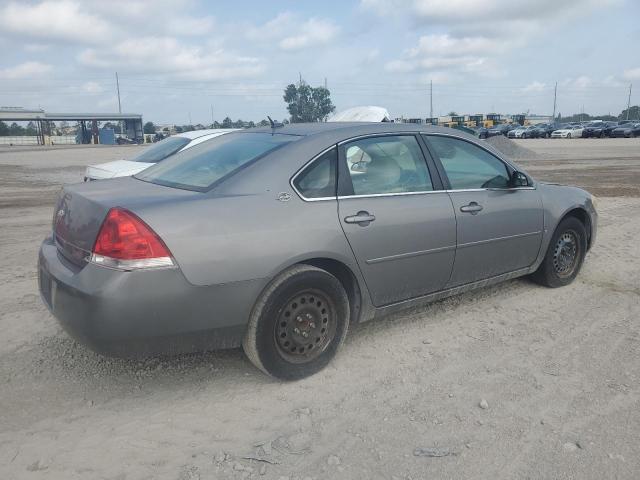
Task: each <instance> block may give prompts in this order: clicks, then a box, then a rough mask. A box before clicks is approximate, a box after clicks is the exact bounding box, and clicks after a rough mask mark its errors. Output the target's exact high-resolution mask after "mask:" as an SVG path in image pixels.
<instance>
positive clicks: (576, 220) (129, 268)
mask: <svg viewBox="0 0 640 480" xmlns="http://www.w3.org/2000/svg"><path fill="white" fill-rule="evenodd" d="M425 205H428V208H425ZM597 218H598V217H597V213H596V209H595V198H594V197H593V196H591V195H590V194H589V193H588V192H586V191H584V190H581V189H579V188H576V187H568V186H561V185H558V184H546V183H543V182H538V181H536V180H535V179H533V178H532V177H531V176H530V175H528V174H527V173H525V172H524V171H522V170H521V169H520V168H518V167H517V166H516V165H514V164H513V163H511V162H510V161H509V160H507V159H506V158H504V157H503V156H502V155H501V153H500V152H498V151H497V150H495V149H494V148H492V147H491V145H490V144H488V143H486V142H484V141H480V140H478V139H477V138H475V137H474V136H472V135H468V134H465V133H463V132H459V131H457V130H454V129H451V128H438V127H430V126H426V125H410V124H394V123H360V124H352V123H347V124H339V123H314V124H291V125H286V126H283V127H280V128H273V129H272V128H257V129H248V130H242V131H238V132H234V133H229V134H227V135H223V136H220V137H218V138H215V139H213V140H210V141H207V142H204V143H201V144H200V145H196V146H195V147H193V148H189V149H188V150H185V151H182V152H179V153H177V154H175V155H173V156H171V157H170V158H168V159H166V160H165V161H163V162H161V163H159V164H157V165H154V166H153V167H150V168H148V169H147V170H145V171H143V172H140V173H139V174H137V175H135V176H133V177H124V178H117V179H114V180H111V181H109V182H87V183H80V184H75V185H68V186H65V187H64V188H63V189H62V191H61V193H60V195H59V198H58V200H57V203H56V206H55V209H54V220H53V225H52V232H51V235H49V236H48V237H47V238H46V239H45V240H44V242H43V243H42V245H41V248H40V254H39V262H38V265H39V266H38V272H39V273H38V277H39V288H40V292H41V295H42V299H43V301H44V303H45V304H46V306H47V307H48V308H49V309H50V310H51V312H53V315H54V316H55V317H57V319H58V320H59V321H60V323H61V324H62V326H63V327H64V328H65V329H66V330H67V332H69V333H70V334H71V335H72V336H74V337H75V338H76V339H78V340H79V341H80V342H82V343H84V344H86V345H88V346H90V347H91V348H93V349H95V350H97V351H99V352H102V353H106V354H111V355H146V354H149V353H158V352H162V353H177V352H185V351H196V350H204V349H215V348H226V347H237V346H239V345H240V344H242V346H243V347H244V351H245V352H246V353H247V356H248V357H249V359H250V360H251V361H252V362H253V363H254V364H255V365H256V366H257V367H258V368H260V369H262V370H263V371H264V372H266V373H268V374H270V375H273V376H275V377H279V378H283V379H297V378H302V377H305V376H307V375H310V374H313V373H314V372H317V371H318V370H320V369H321V368H323V367H324V366H325V365H327V363H328V362H329V361H330V360H331V358H332V357H333V356H334V355H335V353H336V351H337V350H338V348H339V347H340V345H341V344H342V343H343V340H344V338H345V335H346V333H347V330H348V328H349V325H350V324H355V323H359V322H364V321H367V320H371V319H373V318H377V317H380V316H382V315H386V314H389V313H392V312H397V311H399V310H402V309H405V308H408V307H414V306H417V305H422V304H424V303H426V302H430V301H433V300H436V299H441V298H444V297H447V296H450V295H454V294H457V293H461V292H464V291H469V290H472V289H476V288H480V287H483V286H487V285H491V284H495V283H497V282H500V281H503V280H507V279H511V278H515V277H520V276H523V275H532V278H533V279H534V280H535V281H536V282H539V283H540V284H542V285H546V286H548V287H560V286H564V285H568V284H569V283H571V282H572V281H573V280H574V279H575V277H576V275H578V272H579V271H580V268H581V266H582V263H583V260H584V258H585V254H586V252H587V251H588V249H589V248H590V247H591V246H592V245H593V243H594V241H595V238H596V230H597ZM454 259H455V261H454Z"/></svg>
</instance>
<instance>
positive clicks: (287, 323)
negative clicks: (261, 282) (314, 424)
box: [242, 265, 350, 380]
mask: <svg viewBox="0 0 640 480" xmlns="http://www.w3.org/2000/svg"><path fill="white" fill-rule="evenodd" d="M349 315H350V313H349V299H348V297H347V293H346V292H345V290H344V287H343V286H342V284H341V283H340V281H339V280H338V279H337V278H336V277H334V276H333V275H331V274H330V273H329V272H327V271H325V270H322V269H320V268H316V267H313V266H311V265H295V266H294V267H291V268H290V269H288V270H286V271H285V272H283V273H281V274H280V275H278V276H277V277H276V278H274V279H273V280H272V281H271V283H270V284H269V285H268V286H267V288H266V289H265V291H264V292H263V293H262V295H261V296H260V298H259V299H258V301H257V302H256V304H255V305H254V308H253V311H252V313H251V317H250V319H249V325H248V328H247V332H246V334H245V338H244V340H243V343H242V346H243V348H244V351H245V353H246V355H247V357H248V358H249V360H250V361H251V362H252V363H253V364H254V365H255V366H256V367H258V368H259V369H260V370H262V371H263V372H265V373H266V374H268V375H271V376H273V377H276V378H279V379H282V380H297V379H301V378H304V377H307V376H309V375H313V374H314V373H316V372H318V371H320V370H321V369H322V368H324V367H325V366H326V365H327V364H328V363H329V362H330V361H331V359H332V358H333V357H334V356H335V354H336V352H337V351H338V349H339V348H340V346H341V345H342V343H343V342H344V339H345V336H346V334H347V330H348V328H349Z"/></svg>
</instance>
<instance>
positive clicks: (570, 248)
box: [553, 230, 580, 277]
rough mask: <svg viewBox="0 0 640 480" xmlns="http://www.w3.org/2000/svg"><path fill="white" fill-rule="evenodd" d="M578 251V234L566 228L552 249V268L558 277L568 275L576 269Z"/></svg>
mask: <svg viewBox="0 0 640 480" xmlns="http://www.w3.org/2000/svg"><path fill="white" fill-rule="evenodd" d="M579 253H580V244H579V243H578V236H577V235H576V233H575V232H574V231H573V230H567V231H566V232H564V233H563V234H562V235H560V238H559V239H558V241H557V242H556V245H555V248H554V251H553V270H554V271H555V273H556V274H557V275H558V276H559V277H569V276H571V274H573V272H574V271H575V269H576V266H577V264H578V258H579Z"/></svg>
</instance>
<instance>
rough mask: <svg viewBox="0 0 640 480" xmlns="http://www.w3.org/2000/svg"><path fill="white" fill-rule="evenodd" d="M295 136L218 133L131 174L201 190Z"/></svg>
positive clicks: (142, 178) (140, 177)
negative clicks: (216, 135) (135, 173)
mask: <svg viewBox="0 0 640 480" xmlns="http://www.w3.org/2000/svg"><path fill="white" fill-rule="evenodd" d="M299 138H300V137H299V136H296V135H283V134H271V133H237V134H228V135H221V136H219V137H216V138H213V139H211V140H208V141H206V142H203V143H200V144H198V145H196V146H194V147H191V148H189V149H187V150H183V151H182V152H178V153H176V154H175V155H173V156H171V157H169V158H167V159H166V160H165V161H163V162H160V163H157V164H156V165H154V166H152V167H149V168H148V169H146V170H144V171H142V172H141V173H139V174H137V175H135V176H134V177H135V178H137V179H139V180H144V181H145V182H151V183H156V184H158V185H165V186H167V187H175V188H182V189H185V190H194V191H199V192H204V191H207V190H209V189H210V188H212V187H213V186H214V184H215V183H216V182H218V181H219V180H222V179H223V178H224V177H226V176H227V175H230V174H232V173H234V172H235V171H237V170H239V169H240V168H241V167H242V166H244V165H246V164H248V163H249V162H252V161H254V160H257V159H258V158H259V157H262V156H264V155H266V154H267V153H269V152H271V151H273V150H275V149H277V148H280V147H282V146H284V145H286V144H288V143H290V142H293V141H295V140H298V139H299Z"/></svg>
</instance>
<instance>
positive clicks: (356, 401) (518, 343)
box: [0, 139, 640, 480]
mask: <svg viewBox="0 0 640 480" xmlns="http://www.w3.org/2000/svg"><path fill="white" fill-rule="evenodd" d="M639 140H640V139H629V140H624V139H620V140H593V141H592V140H567V141H563V140H552V141H545V140H524V141H521V142H520V145H523V146H526V147H527V148H530V149H532V150H533V151H535V152H537V153H538V154H539V155H537V156H536V157H537V158H536V159H531V160H526V161H522V162H520V163H522V165H523V166H524V167H525V168H526V169H527V170H528V171H530V172H532V173H534V174H536V175H537V176H538V178H540V179H551V180H562V181H566V182H570V183H574V184H579V185H584V186H587V187H589V188H590V189H592V190H593V191H594V192H595V193H597V194H600V195H603V196H602V197H600V198H599V211H600V219H601V220H600V221H601V223H600V230H599V238H598V243H597V244H596V246H595V247H594V249H593V250H592V251H591V252H590V253H589V255H588V256H587V259H586V263H585V266H584V269H583V271H582V273H581V274H580V275H579V277H578V278H577V280H576V281H575V282H574V283H573V284H572V285H570V286H569V287H565V288H561V289H555V290H550V289H545V288H542V287H539V286H536V285H534V284H532V283H530V282H529V281H528V280H526V279H519V280H515V281H511V282H508V283H505V284H502V285H499V286H496V287H493V288H488V289H484V290H480V291H477V292H473V293H469V294H465V295H462V296H459V297H455V298H451V299H448V300H445V301H441V302H438V303H435V304H432V305H430V306H428V307H426V308H421V309H417V310H411V311H408V312H405V313H402V314H399V315H396V316H393V317H390V318H387V319H383V320H380V321H377V322H371V323H367V324H363V325H360V326H357V327H356V328H354V329H353V330H352V331H351V332H350V334H349V336H348V338H347V341H346V344H345V346H344V348H343V350H342V351H341V353H340V354H339V355H338V357H337V358H336V359H335V361H333V363H332V364H331V365H330V366H329V367H328V368H327V369H325V370H324V371H322V372H320V373H319V374H317V375H315V376H313V377H312V378H308V379H305V380H302V381H299V382H296V383H280V382H278V381H275V380H272V379H270V378H267V377H266V376H264V375H263V374H261V373H260V372H258V371H257V370H256V369H254V368H253V367H252V366H251V365H250V364H249V363H248V361H247V360H246V359H245V358H244V356H243V354H242V352H241V351H240V350H232V351H225V352H216V353H207V354H201V355H191V356H182V357H178V358H171V359H166V358H156V359H149V360H146V361H144V362H132V361H122V360H112V359H107V358H102V357H100V356H98V355H95V354H93V353H92V352H90V351H88V350H87V349H85V348H84V347H82V346H80V345H77V344H75V343H74V342H73V341H71V340H70V339H69V338H68V337H67V336H66V335H65V334H64V333H63V332H62V331H61V329H60V328H59V327H58V325H57V324H56V322H55V321H54V319H53V318H52V317H51V316H50V315H49V313H48V312H47V311H46V309H45V307H44V306H43V305H42V303H41V301H40V298H39V296H38V293H37V285H36V254H37V250H38V245H39V243H40V241H41V239H42V238H43V237H44V236H45V234H46V232H47V230H48V228H49V225H50V221H51V215H52V205H51V200H52V197H53V195H54V193H55V191H56V190H57V189H58V188H59V186H58V185H59V183H61V182H63V181H64V182H69V181H74V180H77V179H80V178H81V176H82V171H83V168H82V167H83V166H84V165H86V164H87V163H90V162H100V161H106V160H110V159H116V158H122V157H126V156H129V155H132V154H134V153H135V151H133V150H132V148H136V147H111V148H74V149H55V150H49V151H42V150H40V151H39V150H22V151H20V150H17V149H4V150H0V284H1V286H2V288H1V289H0V332H2V333H1V334H0V385H1V387H0V478H2V479H23V478H25V479H87V478H90V479H114V480H115V479H119V480H125V479H126V480H131V479H155V478H160V479H175V480H187V479H190V480H195V479H218V478H221V479H227V478H230V479H236V478H237V479H242V478H265V479H281V478H288V479H290V480H293V479H296V478H300V479H305V478H314V479H360V478H362V479H409V478H411V479H427V478H452V479H458V478H477V479H489V478H490V479H514V478H517V479H540V478H544V479H605V478H606V479H637V478H639V477H640V455H639V454H640V384H639V382H640V319H639V317H640V269H639V268H638V267H639V266H640V244H639V243H638V241H637V238H639V236H640V198H638V197H639V196H640V191H639V190H638V185H640V181H639V180H640V178H639V169H640V141H639ZM619 178H622V179H623V181H621V183H620V185H619V182H620V180H619ZM622 187H624V188H622ZM604 195H609V196H604ZM485 402H486V404H485ZM481 403H482V406H481V405H480V404H481ZM482 407H486V408H482ZM416 449H426V450H423V451H422V452H423V453H424V452H426V453H430V454H437V455H444V456H438V457H432V456H423V455H419V453H420V451H416ZM429 449H431V450H429ZM416 454H418V455H416ZM251 457H253V459H251ZM256 458H258V459H260V460H256Z"/></svg>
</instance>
